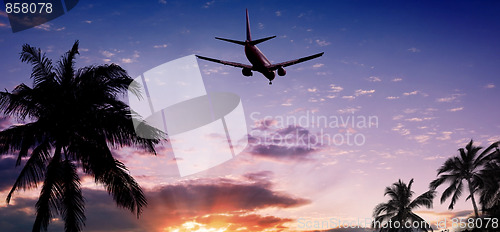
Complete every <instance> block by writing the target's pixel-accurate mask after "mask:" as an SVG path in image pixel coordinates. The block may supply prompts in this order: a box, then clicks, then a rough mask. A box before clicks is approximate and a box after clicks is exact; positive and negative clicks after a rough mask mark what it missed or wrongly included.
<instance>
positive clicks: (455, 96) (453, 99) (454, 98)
mask: <svg viewBox="0 0 500 232" xmlns="http://www.w3.org/2000/svg"><path fill="white" fill-rule="evenodd" d="M463 95H464V94H459V93H455V94H452V95H451V96H449V97H442V98H437V99H436V101H437V102H456V101H458V98H459V97H461V96H463Z"/></svg>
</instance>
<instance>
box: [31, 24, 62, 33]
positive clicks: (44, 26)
mask: <svg viewBox="0 0 500 232" xmlns="http://www.w3.org/2000/svg"><path fill="white" fill-rule="evenodd" d="M35 28H36V29H39V30H44V31H63V30H64V29H66V27H59V28H54V27H53V24H52V23H44V24H40V25H38V26H36V27H35Z"/></svg>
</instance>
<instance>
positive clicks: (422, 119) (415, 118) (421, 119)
mask: <svg viewBox="0 0 500 232" xmlns="http://www.w3.org/2000/svg"><path fill="white" fill-rule="evenodd" d="M432 119H433V118H431V117H425V118H417V117H414V118H407V119H405V121H408V122H422V121H428V120H432Z"/></svg>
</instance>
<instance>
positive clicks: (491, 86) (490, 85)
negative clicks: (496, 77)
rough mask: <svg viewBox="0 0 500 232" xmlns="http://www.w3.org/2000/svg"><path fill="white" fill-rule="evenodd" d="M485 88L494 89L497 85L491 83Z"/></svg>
mask: <svg viewBox="0 0 500 232" xmlns="http://www.w3.org/2000/svg"><path fill="white" fill-rule="evenodd" d="M484 88H486V89H493V88H495V85H494V84H492V83H489V84H487V85H485V86H484Z"/></svg>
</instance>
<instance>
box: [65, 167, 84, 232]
mask: <svg viewBox="0 0 500 232" xmlns="http://www.w3.org/2000/svg"><path fill="white" fill-rule="evenodd" d="M62 171H63V173H64V177H63V181H62V195H63V196H62V205H61V215H62V217H63V219H64V228H65V232H80V231H81V230H82V227H83V226H84V225H85V206H84V204H85V202H84V199H83V195H82V191H81V186H80V178H79V177H78V173H77V172H76V166H75V165H74V164H73V163H71V161H70V160H65V161H64V162H63V164H62Z"/></svg>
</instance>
